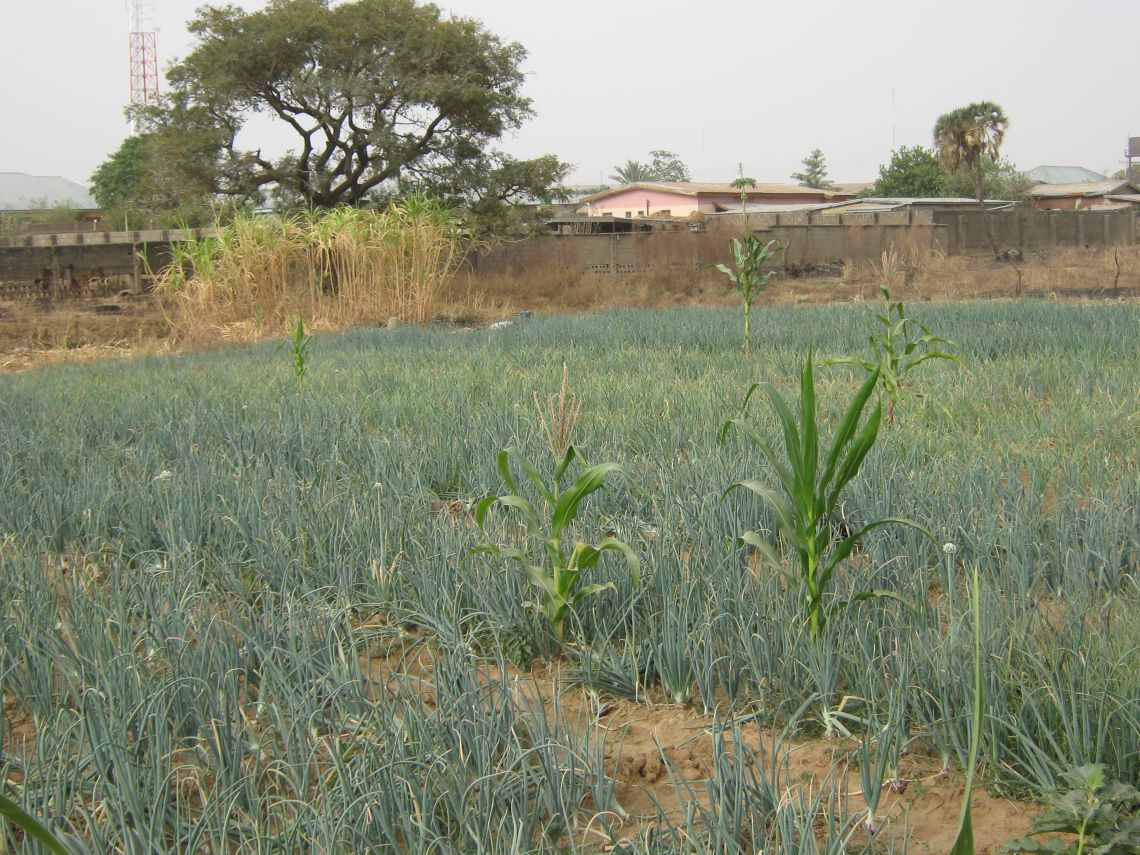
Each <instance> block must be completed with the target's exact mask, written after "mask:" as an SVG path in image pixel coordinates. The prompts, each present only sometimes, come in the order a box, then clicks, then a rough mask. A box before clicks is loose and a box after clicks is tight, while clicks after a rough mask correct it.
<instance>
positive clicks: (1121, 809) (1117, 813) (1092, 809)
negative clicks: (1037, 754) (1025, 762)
mask: <svg viewBox="0 0 1140 855" xmlns="http://www.w3.org/2000/svg"><path fill="white" fill-rule="evenodd" d="M1066 777H1067V778H1068V779H1069V783H1070V784H1071V785H1072V789H1071V790H1070V791H1069V792H1067V793H1063V794H1058V795H1057V796H1055V797H1054V798H1053V799H1052V800H1051V801H1050V802H1049V806H1048V807H1047V808H1046V810H1045V812H1044V813H1042V814H1041V815H1040V816H1038V817H1036V818H1035V819H1034V820H1033V831H1032V832H1030V833H1031V834H1035V835H1036V834H1049V833H1055V832H1059V833H1062V834H1071V835H1075V836H1074V837H1073V839H1069V840H1065V839H1062V838H1060V837H1050V838H1049V839H1047V840H1034V839H1032V838H1030V837H1024V838H1021V839H1019V840H1013V841H1010V842H1009V843H1007V844H1006V846H1005V851H1006V852H1048V853H1056V855H1084V853H1086V852H1088V853H1093V855H1126V853H1134V852H1140V790H1137V789H1136V788H1135V787H1133V786H1130V785H1129V784H1124V783H1121V782H1120V781H1106V780H1105V775H1104V764H1103V763H1092V764H1089V765H1087V766H1081V767H1080V768H1079V769H1073V770H1071V771H1069V772H1068V774H1067V775H1066Z"/></svg>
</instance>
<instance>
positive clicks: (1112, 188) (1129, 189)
mask: <svg viewBox="0 0 1140 855" xmlns="http://www.w3.org/2000/svg"><path fill="white" fill-rule="evenodd" d="M1138 193H1140V187H1137V186H1136V185H1135V184H1133V183H1132V182H1131V181H1120V180H1118V179H1111V180H1108V181H1080V182H1076V183H1073V184H1038V185H1037V186H1035V187H1034V188H1033V189H1032V190H1030V191H1029V198H1030V199H1031V200H1032V201H1033V206H1034V207H1035V208H1038V209H1040V210H1050V211H1083V210H1086V209H1088V208H1104V207H1108V206H1113V207H1121V206H1123V205H1128V204H1131V202H1130V201H1129V199H1128V197H1129V196H1133V195H1136V194H1138Z"/></svg>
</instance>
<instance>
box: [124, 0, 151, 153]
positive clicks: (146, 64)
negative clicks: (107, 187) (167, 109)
mask: <svg viewBox="0 0 1140 855" xmlns="http://www.w3.org/2000/svg"><path fill="white" fill-rule="evenodd" d="M127 11H128V12H130V15H131V36H130V48H131V106H132V107H145V106H146V105H148V104H157V103H158V48H157V46H156V39H155V28H154V0H128V4H127ZM138 131H139V123H138V119H135V133H138Z"/></svg>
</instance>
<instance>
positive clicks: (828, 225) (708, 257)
mask: <svg viewBox="0 0 1140 855" xmlns="http://www.w3.org/2000/svg"><path fill="white" fill-rule="evenodd" d="M855 217H858V218H857V219H856V218H855ZM742 226H745V224H744V223H742V222H741V219H740V218H739V217H735V218H723V219H719V220H713V221H712V222H711V223H710V224H709V225H708V227H707V229H705V230H702V231H690V230H688V229H685V230H681V231H665V232H634V233H627V234H613V235H610V234H594V235H573V234H566V235H552V236H543V237H537V238H531V239H529V240H525V241H519V242H514V243H507V244H504V245H502V246H500V247H498V248H496V249H494V250H492V251H491V252H489V253H486V254H484V255H481V256H478V257H476V258H473V259H472V267H473V269H474V271H475V273H476V275H490V274H514V275H526V272H527V271H528V270H534V269H536V268H540V267H556V268H561V269H570V270H580V271H583V272H587V273H602V274H612V275H617V276H622V275H628V274H631V273H637V272H640V271H647V270H678V271H679V270H700V269H702V268H707V267H709V266H710V265H712V264H716V263H717V262H722V263H724V262H729V261H731V258H730V255H729V253H730V249H729V241H730V239H731V238H732V237H736V236H738V235H739V234H740V233H741V229H742ZM746 227H747V228H751V230H752V231H753V232H754V233H755V234H757V235H758V236H759V237H760V238H761V239H762V240H776V241H779V242H780V243H781V244H783V245H785V246H786V247H787V248H788V249H787V252H786V257H785V262H786V263H787V264H788V265H796V266H797V267H804V266H808V265H830V264H834V263H835V262H843V261H852V260H857V259H877V258H879V257H880V256H881V255H882V253H883V251H884V250H887V249H890V248H891V247H894V248H896V249H898V250H899V251H908V250H911V249H913V250H916V251H927V250H931V249H936V248H939V247H941V245H942V244H941V235H942V233H943V232H944V231H945V227H943V226H938V225H935V224H934V223H932V222H929V221H928V218H927V221H923V219H922V218H918V217H910V218H908V217H906V216H905V214H904V215H903V216H898V217H895V218H894V219H892V220H886V221H884V220H883V219H875V218H872V217H871V216H868V215H845V216H844V217H842V218H841V217H830V218H828V219H827V220H824V221H819V220H809V219H808V218H807V215H806V214H803V215H795V214H757V215H749V222H748V223H747V226H746Z"/></svg>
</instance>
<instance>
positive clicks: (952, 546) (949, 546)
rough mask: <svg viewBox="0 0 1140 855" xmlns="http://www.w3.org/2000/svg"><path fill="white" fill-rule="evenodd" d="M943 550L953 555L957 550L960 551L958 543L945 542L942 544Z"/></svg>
mask: <svg viewBox="0 0 1140 855" xmlns="http://www.w3.org/2000/svg"><path fill="white" fill-rule="evenodd" d="M942 551H943V552H944V553H946V554H947V555H953V554H954V553H955V552H957V551H958V544H956V543H944V544H942Z"/></svg>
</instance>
